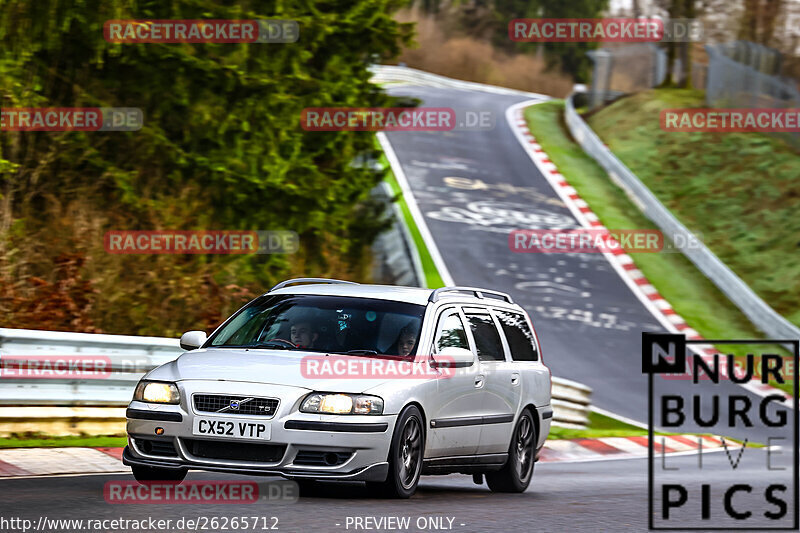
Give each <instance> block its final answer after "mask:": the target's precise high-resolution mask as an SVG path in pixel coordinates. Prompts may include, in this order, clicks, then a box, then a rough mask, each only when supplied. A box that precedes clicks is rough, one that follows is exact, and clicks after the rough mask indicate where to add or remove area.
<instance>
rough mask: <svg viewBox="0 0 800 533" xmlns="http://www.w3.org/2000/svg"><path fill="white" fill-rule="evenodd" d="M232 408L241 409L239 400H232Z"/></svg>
mask: <svg viewBox="0 0 800 533" xmlns="http://www.w3.org/2000/svg"><path fill="white" fill-rule="evenodd" d="M230 408H231V409H233V410H234V411H238V410H239V400H231V402H230Z"/></svg>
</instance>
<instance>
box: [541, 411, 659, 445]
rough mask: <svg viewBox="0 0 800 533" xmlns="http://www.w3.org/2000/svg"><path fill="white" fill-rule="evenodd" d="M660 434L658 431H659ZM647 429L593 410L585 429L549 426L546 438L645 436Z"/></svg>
mask: <svg viewBox="0 0 800 533" xmlns="http://www.w3.org/2000/svg"><path fill="white" fill-rule="evenodd" d="M659 435H660V433H659ZM646 436H647V430H646V429H642V428H640V427H637V426H632V425H630V424H626V423H625V422H620V421H619V420H617V419H616V418H611V417H608V416H605V415H601V414H599V413H595V412H594V411H592V412H590V413H589V424H588V425H587V427H586V429H569V428H561V427H555V426H551V427H550V435H548V437H547V438H548V439H599V438H602V437H646Z"/></svg>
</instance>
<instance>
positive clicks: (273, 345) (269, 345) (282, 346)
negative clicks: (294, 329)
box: [246, 341, 297, 350]
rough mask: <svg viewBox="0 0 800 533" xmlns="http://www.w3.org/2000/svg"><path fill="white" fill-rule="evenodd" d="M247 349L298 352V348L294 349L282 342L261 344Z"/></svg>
mask: <svg viewBox="0 0 800 533" xmlns="http://www.w3.org/2000/svg"><path fill="white" fill-rule="evenodd" d="M246 348H271V349H273V350H296V349H297V348H292V347H291V346H289V345H288V344H284V343H282V342H272V341H267V342H260V343H258V344H252V345H250V346H246Z"/></svg>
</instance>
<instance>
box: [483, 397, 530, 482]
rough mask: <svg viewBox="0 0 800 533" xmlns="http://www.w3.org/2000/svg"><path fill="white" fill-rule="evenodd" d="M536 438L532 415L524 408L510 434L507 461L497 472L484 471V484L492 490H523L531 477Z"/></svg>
mask: <svg viewBox="0 0 800 533" xmlns="http://www.w3.org/2000/svg"><path fill="white" fill-rule="evenodd" d="M536 440H537V438H536V426H534V424H533V415H532V414H531V412H530V411H528V410H527V409H526V410H525V411H522V414H521V415H520V416H519V420H518V421H517V426H516V427H515V428H514V433H513V434H512V436H511V445H510V446H509V447H508V461H506V464H505V465H504V466H503V468H501V469H500V470H498V471H497V472H487V473H486V484H487V485H489V488H490V489H491V490H492V491H493V492H525V489H527V488H528V485H530V483H531V478H532V477H533V464H534V461H535V454H536Z"/></svg>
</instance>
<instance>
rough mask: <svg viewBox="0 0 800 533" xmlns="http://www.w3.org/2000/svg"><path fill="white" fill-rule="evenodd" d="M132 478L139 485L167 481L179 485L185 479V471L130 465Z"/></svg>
mask: <svg viewBox="0 0 800 533" xmlns="http://www.w3.org/2000/svg"><path fill="white" fill-rule="evenodd" d="M131 471H132V472H133V477H134V478H135V479H136V481H138V482H139V483H142V484H145V483H153V482H154V481H167V482H171V483H176V484H177V483H180V482H181V481H183V478H185V477H186V472H187V470H186V469H174V468H156V467H153V466H142V465H131Z"/></svg>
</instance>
